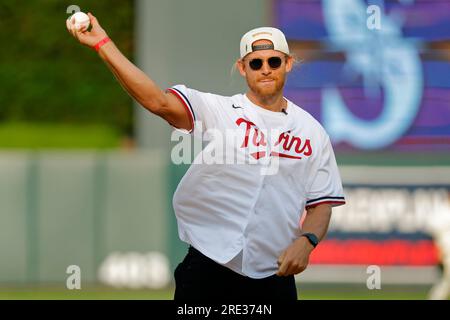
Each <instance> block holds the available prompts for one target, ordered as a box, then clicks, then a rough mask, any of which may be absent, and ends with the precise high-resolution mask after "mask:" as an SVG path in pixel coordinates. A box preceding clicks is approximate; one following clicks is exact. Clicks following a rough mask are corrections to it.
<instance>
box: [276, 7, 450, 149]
mask: <svg viewBox="0 0 450 320" xmlns="http://www.w3.org/2000/svg"><path fill="white" fill-rule="evenodd" d="M274 9H275V11H274V12H275V24H276V25H277V26H278V27H279V28H281V29H282V30H283V31H284V32H285V34H286V37H287V38H288V41H289V43H290V47H291V51H292V52H293V53H294V54H295V55H296V56H297V57H298V58H299V59H300V61H301V62H300V64H299V65H298V66H297V67H296V68H295V69H294V71H293V72H292V73H291V74H290V76H289V81H288V82H287V87H286V96H287V97H288V98H289V99H291V100H292V101H294V102H295V103H296V104H298V105H300V106H301V107H302V108H304V109H305V110H307V111H308V112H309V113H311V114H312V115H313V116H314V117H315V118H316V119H318V120H319V121H320V122H321V123H322V125H323V126H324V127H325V129H326V130H327V132H328V133H329V135H330V137H331V139H332V141H333V143H334V145H335V147H336V150H337V151H345V150H393V151H431V152H437V151H450V76H449V75H450V1H446V0H426V1H424V0H422V1H419V0H403V1H381V0H379V1H364V0H339V1H335V0H322V1H319V0H317V1H311V0H277V1H275V2H274Z"/></svg>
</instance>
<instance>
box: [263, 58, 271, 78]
mask: <svg viewBox="0 0 450 320" xmlns="http://www.w3.org/2000/svg"><path fill="white" fill-rule="evenodd" d="M261 72H262V74H263V75H265V76H268V75H269V74H271V73H272V69H271V68H270V66H269V63H267V61H264V63H263V65H262V67H261Z"/></svg>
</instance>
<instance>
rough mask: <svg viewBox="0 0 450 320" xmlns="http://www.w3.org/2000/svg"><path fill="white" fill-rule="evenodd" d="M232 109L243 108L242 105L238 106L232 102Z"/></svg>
mask: <svg viewBox="0 0 450 320" xmlns="http://www.w3.org/2000/svg"><path fill="white" fill-rule="evenodd" d="M232 107H233V109H243V108H242V107H239V106H235V105H234V104H233V105H232Z"/></svg>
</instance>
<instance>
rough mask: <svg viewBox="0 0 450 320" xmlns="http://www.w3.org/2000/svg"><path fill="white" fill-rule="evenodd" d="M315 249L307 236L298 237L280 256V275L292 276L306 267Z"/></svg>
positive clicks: (278, 273)
mask: <svg viewBox="0 0 450 320" xmlns="http://www.w3.org/2000/svg"><path fill="white" fill-rule="evenodd" d="M313 249H314V247H313V245H312V244H311V243H310V242H309V241H308V239H307V238H306V237H300V238H298V239H297V240H296V241H295V242H294V243H292V244H291V245H290V246H289V247H288V248H287V249H286V250H284V251H283V253H282V254H281V255H280V257H279V258H278V272H277V275H278V276H290V275H295V274H297V273H300V272H302V271H304V270H305V269H306V267H307V266H308V263H309V255H310V254H311V251H312V250H313Z"/></svg>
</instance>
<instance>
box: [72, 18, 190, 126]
mask: <svg viewBox="0 0 450 320" xmlns="http://www.w3.org/2000/svg"><path fill="white" fill-rule="evenodd" d="M88 16H89V19H90V22H91V26H92V29H91V31H86V29H81V30H76V29H75V26H74V24H73V23H71V22H70V20H69V19H68V20H67V21H66V26H67V30H68V31H69V32H70V33H71V34H72V35H73V36H74V37H75V38H76V39H78V41H79V42H80V43H81V44H83V45H85V46H88V47H89V48H94V47H95V45H97V44H98V43H100V42H101V41H102V40H104V39H107V38H108V35H107V33H106V32H105V30H103V28H102V27H101V26H100V24H99V23H98V21H97V19H96V18H95V17H94V16H93V15H92V14H91V13H88ZM98 52H99V55H100V57H101V58H102V59H103V61H104V62H105V63H106V65H107V66H108V67H109V69H110V70H111V71H112V73H113V74H114V75H115V77H116V78H117V80H118V81H119V82H120V84H121V85H122V87H123V88H124V89H125V90H126V91H127V92H128V94H130V95H131V96H132V97H133V98H134V99H135V100H136V101H137V102H139V104H141V105H142V106H143V107H144V108H146V109H147V110H149V111H150V112H152V113H154V114H156V115H158V116H160V117H161V118H163V119H164V120H166V121H167V122H168V123H170V124H171V125H173V126H175V127H177V128H182V129H187V130H190V129H192V128H191V123H190V120H189V116H188V114H187V112H186V110H185V108H184V107H183V105H182V102H181V101H180V100H178V98H177V97H175V96H174V95H173V94H170V93H165V92H164V91H162V90H161V89H160V88H159V87H158V86H157V85H156V84H155V83H154V82H153V80H152V79H150V78H149V77H148V76H147V75H146V74H145V73H144V72H142V71H141V70H140V69H139V68H138V67H136V66H135V65H134V64H133V63H131V61H130V60H128V59H127V58H126V57H125V56H124V55H123V54H122V53H121V52H120V50H119V49H118V48H117V47H116V46H115V44H114V43H113V42H112V41H107V42H105V44H103V45H102V46H101V47H100V48H99V49H98Z"/></svg>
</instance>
